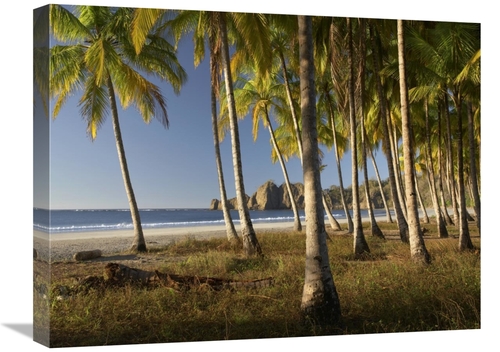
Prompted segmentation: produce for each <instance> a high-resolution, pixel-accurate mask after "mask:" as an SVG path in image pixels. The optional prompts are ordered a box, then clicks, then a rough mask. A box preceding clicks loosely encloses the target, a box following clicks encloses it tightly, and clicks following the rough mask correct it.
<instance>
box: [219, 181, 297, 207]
mask: <svg viewBox="0 0 500 352" xmlns="http://www.w3.org/2000/svg"><path fill="white" fill-rule="evenodd" d="M290 188H291V189H292V194H293V197H294V199H295V203H296V204H297V207H298V208H299V209H304V185H303V184H302V183H292V184H290ZM246 198H247V199H246V201H247V205H248V208H249V209H251V210H275V209H291V207H292V205H291V202H290V197H289V195H288V191H287V188H286V185H285V184H282V185H281V186H277V185H276V184H275V183H274V182H272V181H267V182H265V183H264V184H263V185H261V186H260V187H259V188H258V189H257V191H256V192H255V193H254V194H253V195H252V196H251V197H250V196H248V195H247V196H246ZM228 203H229V209H237V208H238V203H237V201H236V198H231V199H228ZM209 209H210V210H222V204H221V202H220V200H218V199H212V202H211V204H210V208H209Z"/></svg>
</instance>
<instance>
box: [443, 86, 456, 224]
mask: <svg viewBox="0 0 500 352" xmlns="http://www.w3.org/2000/svg"><path fill="white" fill-rule="evenodd" d="M445 116H446V129H447V132H448V140H447V142H448V143H447V155H448V159H447V160H448V189H449V193H450V195H451V207H452V209H453V223H454V225H455V226H458V222H459V219H458V203H457V197H456V195H457V193H456V188H455V170H454V165H453V147H452V144H451V136H452V132H451V117H450V110H449V109H448V96H447V95H445Z"/></svg>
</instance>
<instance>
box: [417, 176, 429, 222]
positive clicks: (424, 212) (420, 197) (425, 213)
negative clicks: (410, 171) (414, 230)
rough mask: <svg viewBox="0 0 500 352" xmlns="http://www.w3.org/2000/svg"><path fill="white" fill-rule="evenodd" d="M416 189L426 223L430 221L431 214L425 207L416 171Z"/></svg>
mask: <svg viewBox="0 0 500 352" xmlns="http://www.w3.org/2000/svg"><path fill="white" fill-rule="evenodd" d="M414 177H415V190H416V191H417V197H418V203H419V204H420V209H422V214H423V218H424V219H423V220H422V222H423V223H424V224H428V223H429V215H428V214H427V209H426V208H425V204H424V200H423V199H422V194H421V193H420V186H419V185H418V179H417V173H416V172H415V176H414Z"/></svg>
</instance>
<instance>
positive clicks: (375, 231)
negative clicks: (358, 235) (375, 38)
mask: <svg viewBox="0 0 500 352" xmlns="http://www.w3.org/2000/svg"><path fill="white" fill-rule="evenodd" d="M358 23H359V28H358V32H359V44H358V45H359V55H358V56H359V61H358V65H359V68H358V78H357V82H358V83H357V84H358V89H359V94H358V96H359V107H358V110H359V115H360V116H361V119H360V134H361V163H362V169H363V177H364V183H365V198H366V205H367V208H368V215H369V218H370V227H371V233H372V236H376V237H379V238H384V234H383V233H382V230H380V227H379V226H378V224H377V220H376V219H375V214H374V212H373V205H372V201H371V198H370V182H369V181H370V180H369V179H368V165H367V156H366V154H367V152H366V150H367V148H368V146H367V141H366V140H367V137H366V128H365V124H366V122H365V121H366V113H365V111H366V109H365V94H366V93H365V86H366V84H365V80H366V78H365V71H366V20H365V19H362V18H361V19H359V20H358Z"/></svg>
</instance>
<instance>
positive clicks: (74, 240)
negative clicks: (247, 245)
mask: <svg viewBox="0 0 500 352" xmlns="http://www.w3.org/2000/svg"><path fill="white" fill-rule="evenodd" d="M303 226H304V224H303ZM235 227H236V231H238V232H239V230H240V227H239V225H235ZM253 227H254V229H255V231H256V232H258V233H259V232H265V231H269V230H279V231H283V230H291V229H293V223H292V222H281V223H262V224H260V223H259V224H253ZM225 236H226V228H225V226H224V225H220V226H192V227H176V228H157V229H144V237H145V239H146V244H147V246H148V247H149V248H151V247H153V246H165V245H168V244H170V243H172V242H175V241H180V240H184V239H186V238H193V239H199V240H201V239H209V238H213V237H225ZM132 238H133V230H115V231H92V232H68V233H57V234H53V235H51V236H50V246H49V234H48V233H46V232H42V231H37V230H34V231H33V247H34V248H35V249H36V250H37V254H38V258H39V259H42V260H46V261H48V260H49V258H50V261H51V262H57V261H64V260H72V259H73V255H74V254H75V253H76V252H79V251H89V250H95V249H99V250H101V252H102V254H103V256H105V255H107V254H108V255H109V254H112V253H117V252H124V251H127V250H128V249H129V248H130V246H131V244H132Z"/></svg>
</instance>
